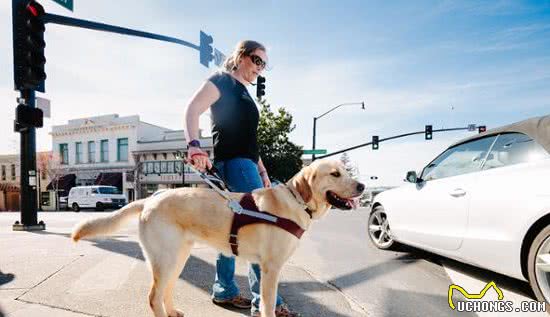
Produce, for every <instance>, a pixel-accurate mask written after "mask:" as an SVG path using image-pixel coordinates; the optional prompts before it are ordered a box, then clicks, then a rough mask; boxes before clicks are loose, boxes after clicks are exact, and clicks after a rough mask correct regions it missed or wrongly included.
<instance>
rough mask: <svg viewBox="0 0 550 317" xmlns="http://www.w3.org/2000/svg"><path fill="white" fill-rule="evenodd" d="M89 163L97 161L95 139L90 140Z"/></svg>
mask: <svg viewBox="0 0 550 317" xmlns="http://www.w3.org/2000/svg"><path fill="white" fill-rule="evenodd" d="M88 163H95V141H88Z"/></svg>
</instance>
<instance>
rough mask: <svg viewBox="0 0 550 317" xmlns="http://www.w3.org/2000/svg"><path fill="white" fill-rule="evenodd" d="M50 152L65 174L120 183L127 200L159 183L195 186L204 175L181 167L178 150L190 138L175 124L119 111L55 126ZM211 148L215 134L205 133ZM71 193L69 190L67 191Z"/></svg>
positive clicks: (207, 146)
mask: <svg viewBox="0 0 550 317" xmlns="http://www.w3.org/2000/svg"><path fill="white" fill-rule="evenodd" d="M51 135H52V153H53V155H54V156H55V157H56V158H57V161H58V170H59V171H60V173H61V174H63V175H75V177H76V181H75V182H76V185H77V186H82V185H112V186H117V187H118V188H119V189H120V190H121V191H122V193H123V194H125V195H126V197H127V198H128V200H129V201H132V200H135V199H137V198H143V197H147V196H149V195H151V194H152V193H153V192H155V191H156V190H158V189H163V188H175V187H180V186H183V177H185V183H186V186H197V185H198V184H200V183H202V181H201V180H200V178H199V177H198V176H196V175H193V174H192V173H191V171H190V170H188V169H186V171H187V173H184V172H183V170H182V169H183V164H182V160H181V158H180V156H178V153H181V155H185V154H186V150H187V147H186V145H187V142H186V140H185V137H184V133H183V131H182V130H177V131H174V130H171V129H168V128H164V127H160V126H157V125H153V124H150V123H147V122H143V121H141V120H140V118H139V116H138V115H134V116H127V117H120V116H119V115H117V114H111V115H104V116H97V117H89V118H81V119H74V120H69V121H68V123H67V124H65V125H57V126H53V127H52V132H51ZM201 143H202V144H203V145H204V147H205V149H206V150H207V151H208V153H209V154H210V153H211V148H212V138H211V137H210V138H201ZM66 194H68V193H66Z"/></svg>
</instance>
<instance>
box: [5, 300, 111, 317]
mask: <svg viewBox="0 0 550 317" xmlns="http://www.w3.org/2000/svg"><path fill="white" fill-rule="evenodd" d="M15 300H17V301H19V302H22V303H25V304H33V305H40V306H45V307H48V308H54V309H59V310H64V311H68V312H71V313H76V314H81V315H86V316H92V317H107V316H105V315H92V314H88V313H85V312H82V311H79V310H74V309H70V308H66V307H60V306H55V305H50V304H44V303H39V302H33V301H28V300H24V299H19V298H16V299H15Z"/></svg>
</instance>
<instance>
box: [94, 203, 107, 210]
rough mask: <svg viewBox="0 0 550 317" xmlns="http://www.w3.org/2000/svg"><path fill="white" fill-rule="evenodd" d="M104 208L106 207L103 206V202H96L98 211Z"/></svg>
mask: <svg viewBox="0 0 550 317" xmlns="http://www.w3.org/2000/svg"><path fill="white" fill-rule="evenodd" d="M103 209H105V207H103V204H102V203H99V202H98V203H96V204H95V210H96V211H103Z"/></svg>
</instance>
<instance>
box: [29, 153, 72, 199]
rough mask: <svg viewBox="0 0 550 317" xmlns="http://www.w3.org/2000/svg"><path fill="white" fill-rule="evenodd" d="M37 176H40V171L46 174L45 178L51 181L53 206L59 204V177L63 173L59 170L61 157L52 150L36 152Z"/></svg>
mask: <svg viewBox="0 0 550 317" xmlns="http://www.w3.org/2000/svg"><path fill="white" fill-rule="evenodd" d="M36 161H37V166H38V174H39V175H38V177H42V175H41V174H42V173H45V174H46V180H49V181H51V184H52V189H53V190H54V192H55V207H56V208H57V207H58V206H59V197H58V196H59V191H58V189H59V188H58V187H59V178H61V177H62V176H63V175H65V173H63V171H62V170H61V159H60V158H59V156H58V155H55V154H53V153H52V152H42V153H38V156H37V160H36Z"/></svg>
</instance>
